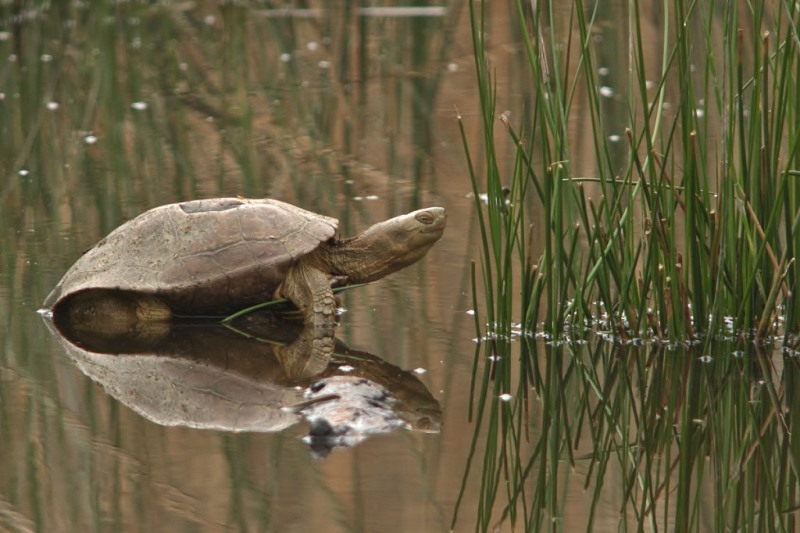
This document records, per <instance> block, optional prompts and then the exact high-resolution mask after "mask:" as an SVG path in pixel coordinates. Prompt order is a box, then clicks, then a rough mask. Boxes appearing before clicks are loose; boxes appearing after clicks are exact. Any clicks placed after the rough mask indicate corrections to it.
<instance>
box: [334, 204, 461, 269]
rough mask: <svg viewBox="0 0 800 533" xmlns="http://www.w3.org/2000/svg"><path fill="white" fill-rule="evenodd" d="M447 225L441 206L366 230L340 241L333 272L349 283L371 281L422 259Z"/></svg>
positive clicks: (419, 211)
mask: <svg viewBox="0 0 800 533" xmlns="http://www.w3.org/2000/svg"><path fill="white" fill-rule="evenodd" d="M446 225H447V213H446V212H445V210H444V208H442V207H428V208H425V209H420V210H418V211H413V212H411V213H406V214H405V215H400V216H397V217H394V218H390V219H389V220H385V221H383V222H379V223H377V224H375V225H374V226H371V227H369V228H368V229H367V230H366V231H364V232H363V233H361V234H360V235H358V236H356V237H353V238H352V239H347V240H344V241H341V242H340V245H339V246H338V248H339V251H340V252H342V253H337V254H335V256H336V259H334V261H335V262H338V264H333V265H331V266H332V267H334V270H337V271H338V272H339V273H340V274H342V275H344V276H347V278H348V282H349V283H366V282H369V281H375V280H378V279H381V278H382V277H384V276H386V275H388V274H391V273H392V272H396V271H398V270H400V269H402V268H405V267H407V266H409V265H412V264H414V263H416V262H417V261H419V260H420V259H422V258H423V257H424V256H425V254H426V253H428V250H430V248H431V246H433V245H434V244H435V243H436V241H438V240H439V239H440V238H441V237H442V234H443V233H444V228H445V226H446Z"/></svg>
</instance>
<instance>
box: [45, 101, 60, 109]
mask: <svg viewBox="0 0 800 533" xmlns="http://www.w3.org/2000/svg"><path fill="white" fill-rule="evenodd" d="M47 109H49V110H50V111H55V110H56V109H58V102H47Z"/></svg>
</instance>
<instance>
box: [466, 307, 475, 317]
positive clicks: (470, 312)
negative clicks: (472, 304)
mask: <svg viewBox="0 0 800 533" xmlns="http://www.w3.org/2000/svg"><path fill="white" fill-rule="evenodd" d="M467 314H468V315H471V316H474V315H475V310H474V309H468V310H467Z"/></svg>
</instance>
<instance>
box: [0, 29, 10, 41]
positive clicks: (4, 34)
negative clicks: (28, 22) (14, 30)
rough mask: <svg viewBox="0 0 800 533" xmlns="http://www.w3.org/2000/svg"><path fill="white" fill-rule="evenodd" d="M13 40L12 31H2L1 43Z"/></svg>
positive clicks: (0, 35)
mask: <svg viewBox="0 0 800 533" xmlns="http://www.w3.org/2000/svg"><path fill="white" fill-rule="evenodd" d="M10 38H11V32H10V31H0V41H7V40H9V39H10Z"/></svg>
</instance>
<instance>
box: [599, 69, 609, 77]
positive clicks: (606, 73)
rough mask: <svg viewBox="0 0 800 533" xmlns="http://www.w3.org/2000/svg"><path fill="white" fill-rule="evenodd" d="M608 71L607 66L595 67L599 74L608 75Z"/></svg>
mask: <svg viewBox="0 0 800 533" xmlns="http://www.w3.org/2000/svg"><path fill="white" fill-rule="evenodd" d="M609 72H610V70H608V67H600V68H599V69H597V73H598V74H600V75H601V76H608V73H609Z"/></svg>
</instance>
